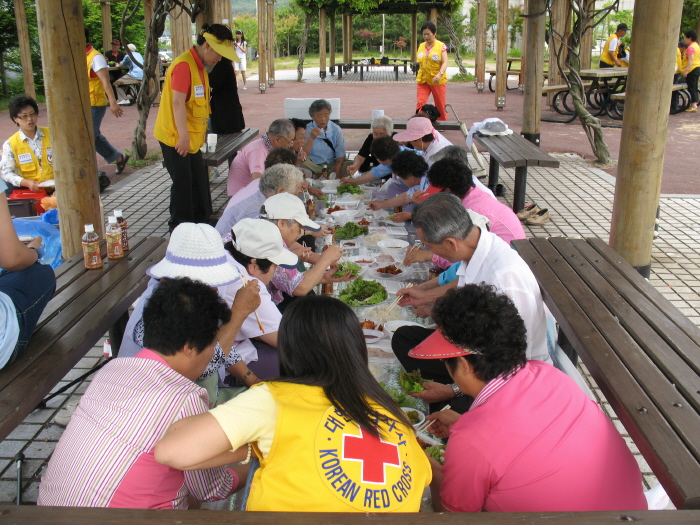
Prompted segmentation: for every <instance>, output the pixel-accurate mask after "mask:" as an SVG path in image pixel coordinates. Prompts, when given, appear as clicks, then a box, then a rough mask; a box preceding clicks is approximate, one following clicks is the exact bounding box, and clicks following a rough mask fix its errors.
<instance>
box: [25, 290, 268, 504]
mask: <svg viewBox="0 0 700 525" xmlns="http://www.w3.org/2000/svg"><path fill="white" fill-rule="evenodd" d="M251 282H252V281H251ZM255 286H256V287H257V286H258V283H257V281H255ZM236 306H237V308H241V305H239V304H238V305H236ZM255 306H257V305H256V304H254V303H253V304H252V307H253V308H252V309H255ZM251 311H252V310H251ZM230 319H231V310H229V308H228V306H227V305H226V303H225V302H224V301H223V300H222V299H221V298H220V297H219V296H218V295H217V292H216V290H214V289H212V288H211V287H210V286H209V285H208V284H205V283H202V282H199V281H192V280H190V279H188V278H172V279H165V280H164V281H163V282H162V283H160V285H159V286H158V287H157V288H156V289H155V290H154V292H153V294H152V295H151V296H150V298H149V299H148V301H147V302H146V305H145V307H144V310H143V321H144V329H145V332H144V340H143V349H142V350H141V351H140V352H139V353H138V354H136V355H135V356H134V357H124V358H120V359H115V360H114V361H112V362H110V363H108V364H107V366H105V367H104V368H103V369H102V370H100V372H99V373H98V374H97V375H96V376H95V378H94V379H93V380H92V382H91V383H90V386H89V388H88V389H87V391H86V392H85V394H84V395H83V396H82V399H81V401H80V404H79V405H78V408H77V410H76V411H75V414H74V415H73V418H72V419H71V421H70V423H69V425H68V428H66V431H65V432H64V433H63V436H61V439H60V441H59V442H58V445H56V450H55V451H54V453H53V456H52V457H51V461H49V465H48V468H47V469H46V473H45V474H44V476H43V477H42V481H41V485H40V487H39V499H38V501H37V504H38V505H50V506H69V507H122V508H142V509H186V508H188V498H189V496H190V495H191V496H192V497H194V498H195V499H199V500H205V501H216V500H221V499H225V498H227V497H228V496H230V495H231V493H233V492H234V491H235V490H237V488H239V487H241V486H242V485H243V483H241V482H243V481H244V480H245V476H246V468H245V467H244V468H240V467H233V468H224V467H219V468H214V469H208V470H194V471H191V472H182V471H180V470H177V469H173V468H170V467H166V466H163V465H159V464H158V463H156V462H155V460H154V459H153V450H154V447H155V444H156V443H157V442H158V440H159V439H160V438H161V437H162V436H163V433H164V432H165V429H167V428H168V427H169V426H170V425H171V424H172V423H173V422H175V421H177V420H179V419H182V418H184V417H188V416H192V415H196V414H201V413H204V412H206V411H207V409H208V408H209V399H208V396H207V393H206V391H205V390H204V389H202V388H200V387H199V386H197V385H196V384H195V383H194V380H195V379H197V377H199V376H200V375H201V374H202V373H203V372H204V370H205V369H206V368H207V365H208V364H209V362H210V361H211V360H212V358H213V356H214V347H215V344H216V341H217V337H218V334H220V329H219V326H220V325H221V324H226V323H229V322H230ZM227 454H228V456H229V458H228V461H227V462H226V463H235V462H238V461H241V460H243V459H244V458H245V452H244V453H241V452H227ZM237 470H238V471H237Z"/></svg>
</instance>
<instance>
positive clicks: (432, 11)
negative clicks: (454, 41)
mask: <svg viewBox="0 0 700 525" xmlns="http://www.w3.org/2000/svg"><path fill="white" fill-rule="evenodd" d="M428 20H430V21H431V22H432V23H433V24H435V25H436V26H437V20H438V10H437V7H431V8H430V16H429V17H428Z"/></svg>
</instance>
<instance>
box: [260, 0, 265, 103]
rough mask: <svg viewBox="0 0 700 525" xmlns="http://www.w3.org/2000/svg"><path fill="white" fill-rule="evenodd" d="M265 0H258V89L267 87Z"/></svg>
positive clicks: (262, 90) (261, 91) (263, 90)
mask: <svg viewBox="0 0 700 525" xmlns="http://www.w3.org/2000/svg"><path fill="white" fill-rule="evenodd" d="M266 25H267V1H266V0H258V89H260V93H265V90H266V89H267V47H266V42H265V41H266V40H267V30H266Z"/></svg>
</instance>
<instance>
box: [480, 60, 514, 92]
mask: <svg viewBox="0 0 700 525" xmlns="http://www.w3.org/2000/svg"><path fill="white" fill-rule="evenodd" d="M522 60H523V59H522V58H520V57H507V58H506V63H507V65H506V89H508V90H511V91H512V90H515V89H518V88H519V87H520V86H521V85H522V83H523V79H522V70H521V69H513V64H515V63H516V62H517V63H518V64H519V63H521V62H522ZM486 73H488V74H489V75H491V76H490V77H489V91H491V92H492V93H494V92H495V91H496V90H495V88H494V87H493V79H494V77H495V76H496V70H495V69H487V70H486ZM514 75H517V77H518V85H517V86H515V87H514V88H512V87H508V77H509V76H514Z"/></svg>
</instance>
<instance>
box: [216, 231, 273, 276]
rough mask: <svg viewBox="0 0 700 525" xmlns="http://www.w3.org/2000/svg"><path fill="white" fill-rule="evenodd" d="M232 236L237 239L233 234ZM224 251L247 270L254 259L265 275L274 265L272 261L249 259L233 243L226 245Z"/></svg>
mask: <svg viewBox="0 0 700 525" xmlns="http://www.w3.org/2000/svg"><path fill="white" fill-rule="evenodd" d="M231 235H232V236H233V237H235V235H234V233H233V232H231ZM224 249H225V250H226V251H227V252H228V253H230V254H231V257H233V258H234V259H235V260H236V262H238V263H239V264H242V265H243V266H245V268H246V269H248V265H249V264H250V263H252V262H253V259H255V264H257V265H258V266H259V267H260V270H262V272H263V273H267V272H268V270H269V269H270V267H271V266H272V265H273V264H274V263H273V262H272V261H269V260H267V259H258V258H256V257H248V256H247V255H246V254H245V253H243V252H240V251H238V250H237V249H236V248H235V247H234V246H233V242H231V241H229V242H227V243H226V244H224Z"/></svg>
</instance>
